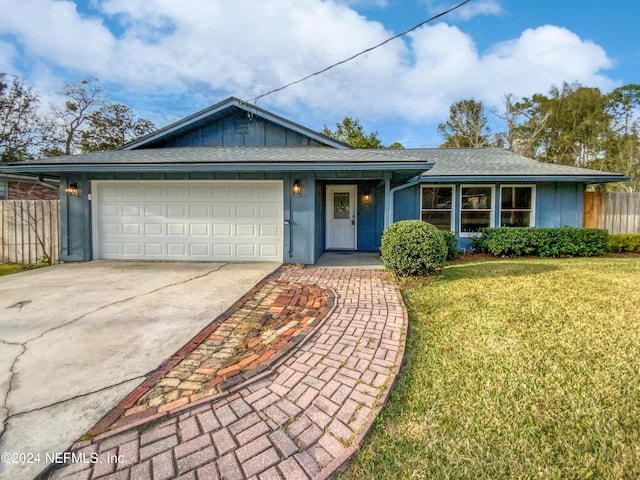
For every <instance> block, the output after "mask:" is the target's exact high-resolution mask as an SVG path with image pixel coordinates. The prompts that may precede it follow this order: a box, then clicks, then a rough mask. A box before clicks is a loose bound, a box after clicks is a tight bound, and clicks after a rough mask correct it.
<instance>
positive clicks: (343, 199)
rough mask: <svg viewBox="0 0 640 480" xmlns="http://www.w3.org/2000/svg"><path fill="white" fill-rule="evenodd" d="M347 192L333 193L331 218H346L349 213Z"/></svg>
mask: <svg viewBox="0 0 640 480" xmlns="http://www.w3.org/2000/svg"><path fill="white" fill-rule="evenodd" d="M350 210H351V209H350V208H349V193H338V192H336V193H334V194H333V218H335V219H337V220H341V219H348V218H349V215H350Z"/></svg>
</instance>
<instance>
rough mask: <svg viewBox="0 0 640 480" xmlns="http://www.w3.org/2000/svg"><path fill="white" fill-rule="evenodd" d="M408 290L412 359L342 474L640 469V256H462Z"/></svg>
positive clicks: (594, 474)
mask: <svg viewBox="0 0 640 480" xmlns="http://www.w3.org/2000/svg"><path fill="white" fill-rule="evenodd" d="M404 293H405V296H406V298H407V304H408V308H409V313H410V325H409V337H408V340H407V350H406V356H405V358H406V361H407V363H406V365H405V366H404V367H403V369H402V371H401V374H400V378H399V380H398V383H397V385H396V387H395V390H394V392H393V394H392V396H391V399H390V401H389V403H388V405H387V407H386V408H385V409H384V410H383V412H382V414H381V416H380V417H379V418H378V420H377V421H376V424H375V426H374V428H373V431H372V432H371V433H370V435H369V436H368V437H367V441H366V442H365V444H364V445H363V446H362V448H361V449H360V451H359V453H358V454H357V456H356V457H355V459H354V461H353V462H352V464H351V465H350V467H349V468H348V470H347V471H346V472H345V474H344V475H342V476H341V477H340V478H342V479H382V478H384V479H389V478H396V479H414V478H419V479H422V478H428V479H431V478H436V479H438V478H442V479H444V478H447V479H453V478H466V479H471V478H485V479H500V478H503V479H507V478H509V479H511V478H545V479H546V478H557V479H561V478H562V479H566V478H570V479H571V478H573V479H588V478H597V479H602V478H604V479H624V478H629V479H632V478H633V479H635V478H639V477H640V258H637V257H636V258H586V259H585V258H581V259H578V258H576V259H559V260H537V259H534V260H528V259H527V260H522V259H520V260H501V261H491V262H483V263H475V264H460V265H453V266H450V267H447V268H445V270H444V272H443V275H442V277H441V278H440V279H438V280H436V281H434V282H432V283H431V284H429V285H426V286H422V287H417V288H412V289H407V290H405V292H404Z"/></svg>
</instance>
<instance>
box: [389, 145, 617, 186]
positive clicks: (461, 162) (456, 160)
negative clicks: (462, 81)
mask: <svg viewBox="0 0 640 480" xmlns="http://www.w3.org/2000/svg"><path fill="white" fill-rule="evenodd" d="M398 154H399V155H408V156H410V157H411V158H415V159H417V158H419V159H421V160H424V161H427V162H430V163H433V164H434V166H433V168H432V169H431V170H429V171H428V172H426V173H425V174H424V177H425V178H434V179H435V178H436V177H478V176H480V177H495V176H556V175H558V176H616V177H622V175H620V174H617V173H610V172H601V171H599V170H591V169H588V168H576V167H570V166H567V165H556V164H552V163H544V162H538V161H536V160H533V159H531V158H527V157H523V156H521V155H516V154H515V153H511V152H508V151H506V150H502V149H499V148H417V149H410V150H398Z"/></svg>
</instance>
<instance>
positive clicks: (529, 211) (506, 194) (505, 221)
mask: <svg viewBox="0 0 640 480" xmlns="http://www.w3.org/2000/svg"><path fill="white" fill-rule="evenodd" d="M533 206H534V187H533V186H532V185H506V186H502V188H501V189H500V226H501V227H531V226H533V225H534V217H535V215H534V209H533Z"/></svg>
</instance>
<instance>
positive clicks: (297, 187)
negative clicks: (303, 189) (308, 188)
mask: <svg viewBox="0 0 640 480" xmlns="http://www.w3.org/2000/svg"><path fill="white" fill-rule="evenodd" d="M291 191H292V192H293V194H294V195H300V180H298V179H295V180H294V181H293V188H292V189H291Z"/></svg>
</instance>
